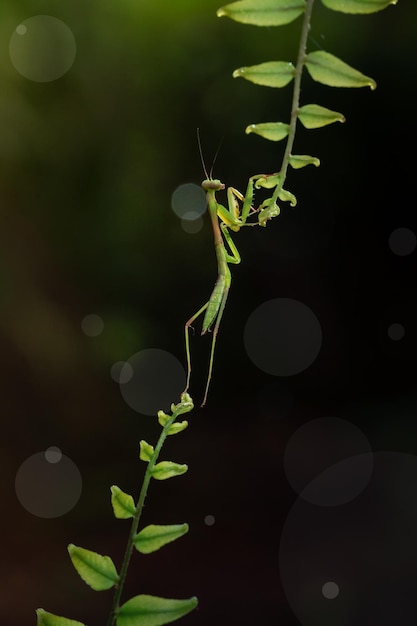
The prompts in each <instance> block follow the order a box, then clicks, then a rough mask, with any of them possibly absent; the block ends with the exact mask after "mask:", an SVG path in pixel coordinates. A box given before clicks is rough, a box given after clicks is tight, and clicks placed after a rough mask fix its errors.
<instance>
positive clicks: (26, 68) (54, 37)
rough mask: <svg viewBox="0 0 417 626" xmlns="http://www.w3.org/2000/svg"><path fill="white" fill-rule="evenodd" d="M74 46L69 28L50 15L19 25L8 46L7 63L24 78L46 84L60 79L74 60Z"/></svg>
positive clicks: (31, 18)
mask: <svg viewBox="0 0 417 626" xmlns="http://www.w3.org/2000/svg"><path fill="white" fill-rule="evenodd" d="M76 51H77V46H76V42H75V38H74V35H73V34H72V32H71V30H70V28H68V26H67V25H66V24H65V23H64V22H62V21H61V20H59V19H58V18H56V17H52V16H51V15H34V16H33V17H29V18H28V19H26V20H24V21H23V22H21V23H20V24H19V25H18V26H17V27H16V29H15V30H14V32H13V34H12V36H11V38H10V43H9V55H10V60H11V62H12V63H13V65H14V67H15V69H16V70H17V71H18V72H19V74H21V75H22V76H23V77H24V78H28V79H29V80H32V81H35V82H39V83H46V82H51V81H53V80H56V79H58V78H61V76H63V75H64V74H66V73H67V72H68V70H69V69H70V68H71V66H72V64H73V63H74V60H75V55H76Z"/></svg>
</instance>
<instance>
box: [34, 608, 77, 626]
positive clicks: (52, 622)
mask: <svg viewBox="0 0 417 626" xmlns="http://www.w3.org/2000/svg"><path fill="white" fill-rule="evenodd" d="M36 618H37V619H36V625H37V626H85V624H83V623H82V622H77V621H76V620H75V619H68V618H67V617H61V616H59V615H54V614H53V613H48V612H47V611H44V610H43V609H36Z"/></svg>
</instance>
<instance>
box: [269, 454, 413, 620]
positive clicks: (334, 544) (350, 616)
mask: <svg viewBox="0 0 417 626" xmlns="http://www.w3.org/2000/svg"><path fill="white" fill-rule="evenodd" d="M416 493H417V457H416V456H414V455H409V454H401V453H395V452H374V471H373V474H372V478H371V480H370V482H369V484H368V486H367V488H366V490H364V491H363V492H362V493H361V494H360V495H359V496H358V497H357V498H355V499H353V500H351V501H350V502H349V503H347V504H345V505H343V506H338V507H322V506H315V505H314V504H311V503H310V502H307V501H306V500H304V499H303V498H301V497H300V498H297V500H296V502H295V503H294V505H293V506H292V508H291V510H290V512H289V514H288V517H287V519H286V521H285V523H284V527H283V530H282V534H281V542H280V550H279V567H280V578H281V582H282V587H283V590H284V593H285V595H286V597H287V599H288V602H289V605H290V606H291V609H292V610H293V612H294V614H295V616H296V617H297V619H298V620H299V622H300V624H301V625H302V626H334V625H335V624H344V625H346V626H351V625H353V624H354V625H355V626H369V625H370V624H378V626H392V625H393V624H401V625H403V624H407V625H408V624H409V625H410V626H411V625H412V624H416V623H417V594H416V593H415V589H416V587H417V534H416V531H415V529H416V528H417V499H416ZM330 581H331V582H332V583H333V584H335V585H336V587H337V588H336V587H330V591H332V589H333V592H336V591H337V590H339V592H338V593H337V596H335V597H334V598H333V599H332V601H331V602H330V601H329V599H330V598H328V597H326V595H325V594H324V593H323V591H324V590H326V588H327V587H326V585H328V584H329V582H330Z"/></svg>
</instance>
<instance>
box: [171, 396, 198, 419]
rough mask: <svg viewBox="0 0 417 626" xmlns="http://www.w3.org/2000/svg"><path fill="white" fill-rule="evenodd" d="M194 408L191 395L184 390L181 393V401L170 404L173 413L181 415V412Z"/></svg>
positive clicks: (187, 411)
mask: <svg viewBox="0 0 417 626" xmlns="http://www.w3.org/2000/svg"><path fill="white" fill-rule="evenodd" d="M193 408H194V403H193V399H192V398H191V396H190V395H189V394H188V393H186V392H184V393H182V394H181V402H179V404H171V410H172V412H173V413H176V414H177V417H178V415H182V414H183V413H189V412H190V411H192V410H193Z"/></svg>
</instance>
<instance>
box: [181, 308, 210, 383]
mask: <svg viewBox="0 0 417 626" xmlns="http://www.w3.org/2000/svg"><path fill="white" fill-rule="evenodd" d="M209 302H210V300H209ZM209 302H206V303H205V304H204V305H203V306H202V307H201V309H198V311H197V313H194V315H193V316H192V317H190V319H189V320H188V322H186V323H185V326H184V332H185V354H186V357H187V384H186V386H185V389H184V393H186V392H187V391H188V387H189V386H190V378H191V353H190V326H191V324H192V323H193V322H194V321H195V320H196V319H197V318H198V317H199V316H200V315H201V314H202V313H204V311H205V310H206V309H207V307H208V305H209Z"/></svg>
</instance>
